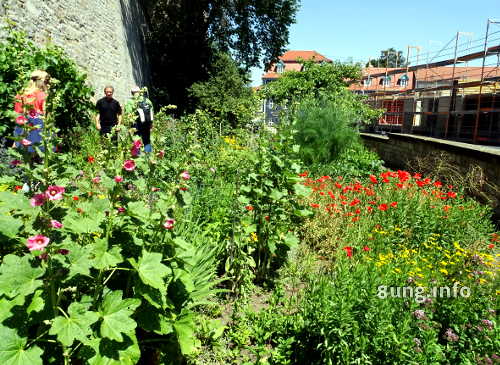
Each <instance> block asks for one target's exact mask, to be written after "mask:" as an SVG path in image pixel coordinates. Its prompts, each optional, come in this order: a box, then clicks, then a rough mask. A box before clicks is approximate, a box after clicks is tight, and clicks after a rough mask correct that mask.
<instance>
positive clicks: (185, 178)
mask: <svg viewBox="0 0 500 365" xmlns="http://www.w3.org/2000/svg"><path fill="white" fill-rule="evenodd" d="M181 177H182V178H183V179H184V180H189V179H191V175H189V172H187V171H183V172H182V174H181Z"/></svg>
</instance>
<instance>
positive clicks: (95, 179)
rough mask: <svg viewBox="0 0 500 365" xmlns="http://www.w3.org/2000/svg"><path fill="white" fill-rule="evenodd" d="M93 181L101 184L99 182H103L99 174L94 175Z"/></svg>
mask: <svg viewBox="0 0 500 365" xmlns="http://www.w3.org/2000/svg"><path fill="white" fill-rule="evenodd" d="M92 182H93V183H94V184H99V183H100V182H101V178H100V177H99V176H96V177H94V178H93V179H92Z"/></svg>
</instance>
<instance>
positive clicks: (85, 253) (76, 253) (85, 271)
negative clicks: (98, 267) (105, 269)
mask: <svg viewBox="0 0 500 365" xmlns="http://www.w3.org/2000/svg"><path fill="white" fill-rule="evenodd" d="M63 247H64V248H65V249H67V250H68V251H69V253H68V254H67V255H66V258H67V260H68V261H69V264H70V266H69V274H68V276H67V278H66V280H69V279H71V278H72V277H74V276H76V275H84V276H90V268H91V267H92V260H91V259H90V256H91V254H92V247H91V246H90V245H88V246H80V245H79V244H77V243H74V242H72V243H69V244H67V245H64V246H63Z"/></svg>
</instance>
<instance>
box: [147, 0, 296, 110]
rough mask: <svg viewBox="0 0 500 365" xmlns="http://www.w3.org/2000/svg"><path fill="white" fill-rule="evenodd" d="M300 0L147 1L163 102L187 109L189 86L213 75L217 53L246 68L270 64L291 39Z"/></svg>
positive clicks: (152, 58) (156, 80)
mask: <svg viewBox="0 0 500 365" xmlns="http://www.w3.org/2000/svg"><path fill="white" fill-rule="evenodd" d="M298 2H299V0H231V1H230V0H218V1H215V0H143V5H144V6H145V9H146V14H147V20H148V25H149V32H148V35H147V43H148V52H149V58H150V63H151V67H152V76H153V80H152V81H153V86H154V89H155V90H156V91H157V93H156V96H157V98H158V97H159V99H160V100H159V101H160V102H168V103H173V104H176V105H178V106H179V109H180V110H181V111H182V110H186V109H188V108H189V106H190V105H192V103H190V102H189V95H188V92H187V90H188V89H189V87H191V85H192V84H193V83H195V82H199V81H205V80H207V79H208V74H209V70H210V65H211V64H212V63H213V62H214V61H215V59H216V56H215V55H216V54H218V53H219V52H226V53H229V54H231V56H232V57H233V58H234V59H235V60H236V61H237V63H238V64H239V65H241V66H242V67H243V68H244V69H245V70H248V69H249V68H250V67H253V66H258V65H260V64H264V65H266V66H269V65H270V64H271V63H272V62H273V61H276V60H277V58H278V56H279V55H281V54H282V53H283V52H284V50H285V46H286V44H287V42H288V36H289V31H288V27H289V26H290V25H291V24H292V23H294V22H295V13H296V11H297V9H298Z"/></svg>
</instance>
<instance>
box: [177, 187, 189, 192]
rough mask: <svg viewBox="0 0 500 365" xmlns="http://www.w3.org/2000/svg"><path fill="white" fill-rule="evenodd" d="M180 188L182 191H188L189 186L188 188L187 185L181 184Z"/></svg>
mask: <svg viewBox="0 0 500 365" xmlns="http://www.w3.org/2000/svg"><path fill="white" fill-rule="evenodd" d="M179 189H180V190H182V191H186V190H187V189H188V188H186V187H185V186H181V187H180V188H179Z"/></svg>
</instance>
